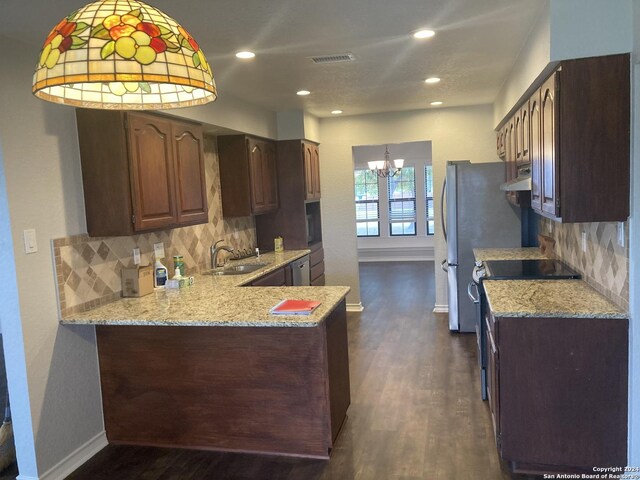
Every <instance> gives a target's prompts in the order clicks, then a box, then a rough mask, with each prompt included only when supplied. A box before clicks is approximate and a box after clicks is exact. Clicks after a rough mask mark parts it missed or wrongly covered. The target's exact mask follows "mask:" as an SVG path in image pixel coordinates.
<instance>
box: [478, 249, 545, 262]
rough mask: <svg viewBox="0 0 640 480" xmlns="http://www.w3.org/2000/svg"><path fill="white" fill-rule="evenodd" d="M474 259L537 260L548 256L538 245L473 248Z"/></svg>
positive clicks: (482, 260)
mask: <svg viewBox="0 0 640 480" xmlns="http://www.w3.org/2000/svg"><path fill="white" fill-rule="evenodd" d="M473 254H474V256H475V257H476V260H478V261H481V262H484V261H487V260H538V259H546V258H548V257H547V256H546V255H544V254H543V253H542V252H541V251H540V249H539V248H538V247H523V248H474V249H473Z"/></svg>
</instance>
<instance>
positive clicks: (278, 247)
mask: <svg viewBox="0 0 640 480" xmlns="http://www.w3.org/2000/svg"><path fill="white" fill-rule="evenodd" d="M273 249H274V251H275V252H276V253H280V252H282V251H284V245H283V242H282V237H276V238H274V239H273Z"/></svg>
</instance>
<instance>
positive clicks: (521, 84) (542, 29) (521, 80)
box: [493, 0, 551, 127]
mask: <svg viewBox="0 0 640 480" xmlns="http://www.w3.org/2000/svg"><path fill="white" fill-rule="evenodd" d="M543 3H544V5H542V7H541V9H540V14H539V17H538V20H537V21H536V23H535V24H534V25H533V27H532V28H531V33H530V34H529V37H528V38H527V41H526V43H525V45H524V46H523V47H522V50H520V53H519V54H518V58H517V60H516V62H515V63H514V64H513V67H512V68H511V72H510V73H509V76H508V77H507V79H506V81H505V82H504V84H503V85H502V88H501V89H500V92H498V96H497V97H496V99H495V102H494V118H493V124H494V127H497V126H498V124H499V123H500V122H501V121H502V119H503V118H505V117H506V116H507V114H508V113H509V112H510V110H511V109H512V108H513V107H515V105H516V104H518V103H519V101H520V99H521V98H522V97H523V96H524V95H525V93H526V92H527V91H528V89H529V86H530V85H531V84H532V83H534V82H535V81H536V79H537V78H538V77H539V76H540V75H543V73H542V72H543V71H544V70H545V69H546V68H547V67H548V65H549V62H550V61H551V33H550V28H551V26H550V23H549V1H548V0H545V2H543Z"/></svg>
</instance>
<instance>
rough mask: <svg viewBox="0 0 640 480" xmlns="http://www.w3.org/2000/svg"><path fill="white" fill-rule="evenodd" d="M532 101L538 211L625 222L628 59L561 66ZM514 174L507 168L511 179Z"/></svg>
mask: <svg viewBox="0 0 640 480" xmlns="http://www.w3.org/2000/svg"><path fill="white" fill-rule="evenodd" d="M527 102H528V103H529V108H528V111H529V112H530V118H529V120H530V123H529V138H530V142H531V143H530V145H529V150H530V154H529V157H530V160H531V169H532V172H531V174H532V175H531V177H532V178H531V182H532V192H531V196H532V202H531V204H532V207H533V209H534V211H536V212H537V213H539V214H541V215H543V216H545V217H548V218H550V219H552V220H555V221H559V222H565V223H578V222H613V221H625V220H626V219H627V218H628V216H629V190H630V122H631V117H630V56H629V54H620V55H608V56H602V57H591V58H581V59H575V60H566V61H562V62H561V63H560V66H559V67H558V68H557V69H556V70H555V71H554V72H553V73H552V74H551V76H549V77H548V78H546V79H545V80H544V81H543V83H542V84H541V85H540V86H539V87H538V88H536V89H535V90H534V92H533V95H532V96H531V97H530V98H528V99H527ZM521 107H524V105H522V106H521ZM520 111H524V109H523V108H521V109H520ZM534 115H535V118H534ZM511 121H512V119H511V118H508V119H506V120H505V122H504V124H505V125H509V124H510V122H511ZM522 126H523V130H524V129H525V128H526V126H525V125H524V122H523V123H522ZM524 133H525V135H526V132H524ZM507 157H508V152H507ZM523 163H524V157H523ZM510 168H511V166H510V164H509V162H508V161H507V166H506V169H507V175H510V171H511V170H510Z"/></svg>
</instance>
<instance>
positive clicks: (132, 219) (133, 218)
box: [131, 213, 136, 225]
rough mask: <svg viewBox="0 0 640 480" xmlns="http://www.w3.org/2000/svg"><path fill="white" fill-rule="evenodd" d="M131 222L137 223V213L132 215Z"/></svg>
mask: <svg viewBox="0 0 640 480" xmlns="http://www.w3.org/2000/svg"><path fill="white" fill-rule="evenodd" d="M131 223H133V224H134V225H135V224H136V214H135V213H134V214H133V215H131Z"/></svg>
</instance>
